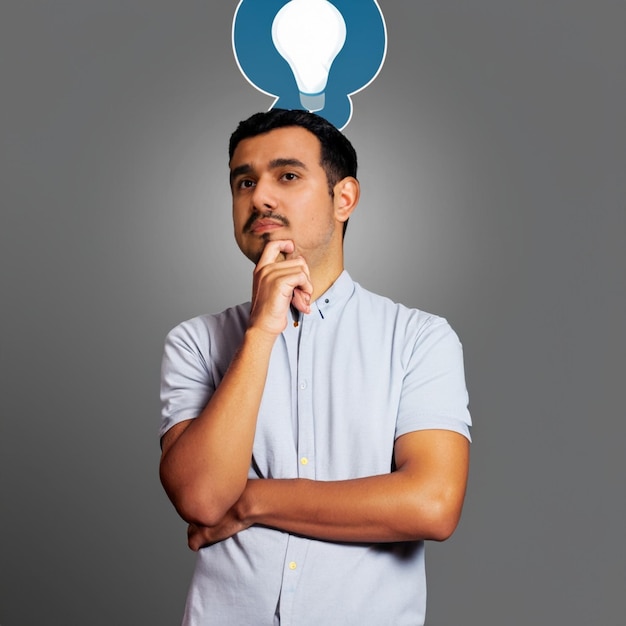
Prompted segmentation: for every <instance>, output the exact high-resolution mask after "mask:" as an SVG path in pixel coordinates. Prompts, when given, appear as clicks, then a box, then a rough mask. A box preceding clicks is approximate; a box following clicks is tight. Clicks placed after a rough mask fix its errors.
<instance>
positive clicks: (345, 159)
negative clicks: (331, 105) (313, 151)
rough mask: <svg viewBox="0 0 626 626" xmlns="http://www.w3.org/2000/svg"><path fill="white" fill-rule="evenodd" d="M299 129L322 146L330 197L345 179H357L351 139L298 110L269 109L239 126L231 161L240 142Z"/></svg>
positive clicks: (232, 139) (232, 143) (230, 149)
mask: <svg viewBox="0 0 626 626" xmlns="http://www.w3.org/2000/svg"><path fill="white" fill-rule="evenodd" d="M287 126H300V127H301V128H304V129H306V130H308V131H309V132H311V133H313V134H314V135H315V136H316V137H317V138H318V139H319V142H320V144H321V151H320V152H321V162H320V165H321V166H322V167H323V168H324V171H325V172H326V179H327V180H328V188H329V191H330V195H331V196H332V195H333V189H334V187H335V185H336V184H337V183H338V182H339V181H340V180H342V179H343V178H345V177H346V176H353V177H354V178H356V171H357V157H356V151H355V150H354V148H353V147H352V144H351V143H350V141H348V138H347V137H346V136H345V135H344V134H343V133H341V132H340V131H339V130H337V128H335V127H334V126H333V125H332V124H331V123H330V122H329V121H328V120H326V119H324V118H323V117H321V116H320V115H316V114H315V113H309V112H308V111H301V110H298V109H294V110H290V109H270V110H269V111H264V112H261V113H255V114H254V115H252V116H250V117H249V118H248V119H246V120H243V121H242V122H239V126H237V128H236V130H235V132H234V133H233V134H232V135H231V137H230V143H229V145H228V158H229V159H232V158H233V154H234V152H235V149H236V148H237V146H238V145H239V142H241V141H243V140H244V139H248V138H250V137H256V136H257V135H261V134H263V133H268V132H269V131H271V130H274V129H276V128H285V127H287Z"/></svg>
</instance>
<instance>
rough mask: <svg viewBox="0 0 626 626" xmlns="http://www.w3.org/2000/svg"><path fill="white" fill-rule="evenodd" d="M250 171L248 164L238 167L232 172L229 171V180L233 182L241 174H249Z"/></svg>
mask: <svg viewBox="0 0 626 626" xmlns="http://www.w3.org/2000/svg"><path fill="white" fill-rule="evenodd" d="M251 171H252V166H251V165H250V164H249V163H244V164H243V165H238V166H237V167H236V168H235V169H234V170H230V180H231V181H233V180H235V178H237V176H241V175H242V174H249V173H250V172H251Z"/></svg>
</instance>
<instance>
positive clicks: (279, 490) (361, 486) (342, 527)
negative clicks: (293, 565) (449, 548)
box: [241, 472, 457, 542]
mask: <svg viewBox="0 0 626 626" xmlns="http://www.w3.org/2000/svg"><path fill="white" fill-rule="evenodd" d="M411 483H412V479H411V478H408V477H405V476H402V475H401V474H400V473H398V472H395V473H393V474H387V475H384V476H375V477H369V478H362V479H354V480H348V481H340V482H321V481H312V480H306V479H293V480H254V481H249V483H248V487H247V488H246V492H244V496H243V497H242V503H241V507H242V508H241V511H242V515H243V519H244V520H245V521H246V526H247V525H250V524H252V523H253V524H259V525H264V526H269V527H272V528H277V529H280V530H284V531H286V532H290V533H293V534H298V535H304V536H308V537H313V538H316V539H324V540H328V541H349V542H389V541H412V540H417V539H438V540H441V539H445V538H446V537H447V536H448V535H449V534H450V533H451V532H452V530H453V528H454V526H456V520H457V515H456V512H454V511H450V510H448V511H444V510H443V509H444V508H445V506H446V503H445V502H443V501H440V500H439V499H438V498H437V497H436V495H435V494H433V493H428V490H427V489H426V488H425V487H419V486H416V485H413V484H411ZM244 511H245V512H244Z"/></svg>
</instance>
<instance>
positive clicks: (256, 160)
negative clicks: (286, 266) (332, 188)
mask: <svg viewBox="0 0 626 626" xmlns="http://www.w3.org/2000/svg"><path fill="white" fill-rule="evenodd" d="M320 157H321V146H320V142H319V140H318V138H317V137H316V136H315V135H314V134H313V133H311V132H309V131H308V130H306V129H304V128H301V127H298V126H293V127H292V126H289V127H286V128H277V129H275V130H271V131H269V132H267V133H264V134H262V135H257V136H256V137H250V138H248V139H244V140H243V141H241V142H240V143H239V144H238V146H237V148H236V149H235V152H234V154H233V157H232V159H231V162H230V172H231V189H232V194H233V223H234V227H235V239H236V240H237V244H238V245H239V247H240V248H241V251H242V252H243V253H244V254H245V255H246V256H247V257H248V258H249V259H250V260H251V261H252V262H253V263H257V262H258V260H259V258H260V255H261V252H262V251H263V248H264V247H265V244H266V243H267V242H268V241H270V240H272V239H291V240H292V241H293V242H294V244H295V247H296V253H297V254H301V255H302V256H304V258H305V259H306V260H307V262H308V263H309V264H310V265H312V264H315V263H316V262H323V261H324V259H326V258H327V257H328V255H332V254H334V253H335V251H336V249H337V242H339V250H340V246H341V243H340V242H341V229H342V224H341V223H340V222H338V221H337V220H336V219H335V216H334V204H333V198H332V197H331V195H330V193H329V189H328V180H327V177H326V172H325V170H324V169H323V168H322V166H321V165H320ZM338 235H339V237H338Z"/></svg>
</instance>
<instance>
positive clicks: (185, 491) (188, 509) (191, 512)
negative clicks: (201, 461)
mask: <svg viewBox="0 0 626 626" xmlns="http://www.w3.org/2000/svg"><path fill="white" fill-rule="evenodd" d="M161 484H162V485H163V488H164V489H165V493H166V494H167V496H168V498H169V499H170V501H171V502H172V504H173V505H174V508H175V509H176V512H177V513H178V515H180V517H181V518H182V519H183V520H184V521H185V522H187V523H188V524H196V525H197V526H216V525H217V524H219V522H220V521H221V520H222V519H223V517H224V516H225V515H226V513H227V512H228V510H229V509H230V508H231V506H232V505H233V504H234V503H235V502H236V501H237V498H236V497H234V496H233V495H231V496H230V497H228V495H227V494H222V493H220V492H219V491H218V490H213V489H207V488H206V486H205V485H203V486H194V485H184V486H179V485H175V484H172V481H168V480H167V477H165V476H163V474H161Z"/></svg>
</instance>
